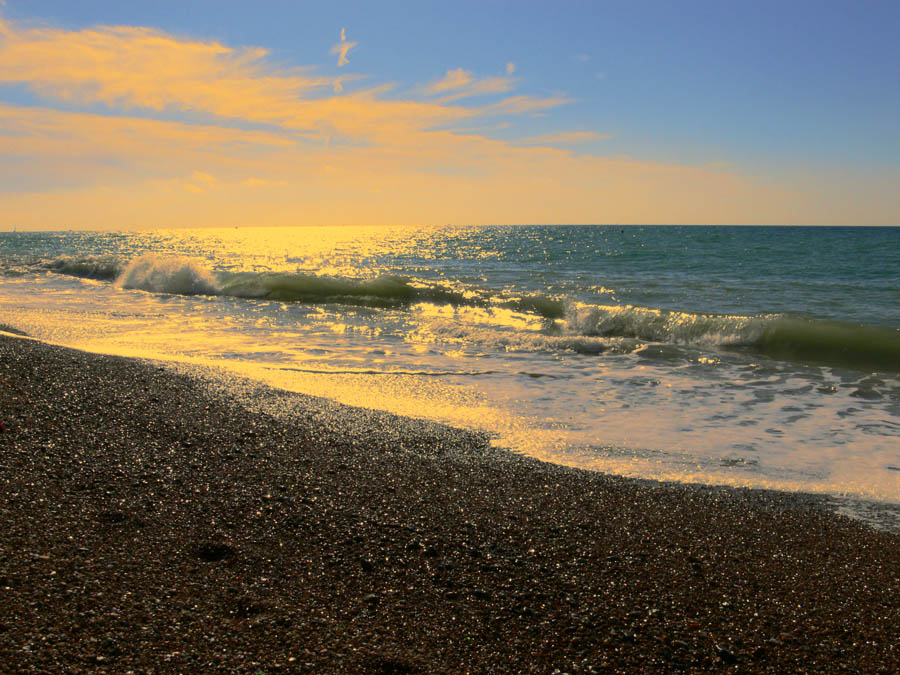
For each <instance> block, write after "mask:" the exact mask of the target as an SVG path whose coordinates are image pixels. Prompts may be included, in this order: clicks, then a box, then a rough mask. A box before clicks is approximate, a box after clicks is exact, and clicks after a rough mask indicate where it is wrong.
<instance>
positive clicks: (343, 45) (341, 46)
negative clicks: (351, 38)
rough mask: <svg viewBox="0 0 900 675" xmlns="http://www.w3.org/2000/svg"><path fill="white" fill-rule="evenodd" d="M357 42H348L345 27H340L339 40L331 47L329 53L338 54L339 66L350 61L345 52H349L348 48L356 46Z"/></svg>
mask: <svg viewBox="0 0 900 675" xmlns="http://www.w3.org/2000/svg"><path fill="white" fill-rule="evenodd" d="M358 44H359V43H358V42H348V41H347V29H346V28H341V41H340V42H338V43H337V44H336V45H334V46H333V47H332V48H331V53H332V54H337V55H338V61H337V64H338V67H339V68H340V67H341V66H346V65H347V64H348V63H350V60H349V59H348V58H347V54H349V53H350V50H351V49H353V48H354V47H356V46H357V45H358Z"/></svg>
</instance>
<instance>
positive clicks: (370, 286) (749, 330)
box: [42, 254, 900, 372]
mask: <svg viewBox="0 0 900 675" xmlns="http://www.w3.org/2000/svg"><path fill="white" fill-rule="evenodd" d="M42 266H43V267H44V268H45V269H48V270H51V271H54V272H58V273H60V274H68V275H72V276H77V277H83V278H90V279H100V280H107V281H115V282H116V283H117V284H118V285H120V286H121V287H122V288H127V289H139V290H144V291H149V292H154V293H170V294H179V295H214V296H228V297H236V298H247V299H261V300H274V301H280V302H298V303H311V304H316V303H328V304H344V305H352V306H365V307H374V308H403V307H409V306H412V305H415V304H420V303H430V304H437V305H452V306H455V307H460V308H466V307H474V308H485V309H492V308H504V309H511V310H514V311H517V312H523V313H527V314H532V315H536V316H538V317H540V318H542V319H544V320H545V329H544V330H543V331H540V332H535V331H525V330H510V329H509V328H508V327H504V326H497V327H496V329H492V328H489V327H486V326H483V325H482V326H480V327H477V328H474V327H470V326H467V325H466V324H465V323H464V322H460V321H456V320H454V319H446V320H443V319H442V320H440V321H437V322H432V324H430V325H429V326H427V327H426V328H427V332H428V333H429V334H430V335H431V336H432V337H434V338H436V339H438V340H451V341H459V342H471V343H478V344H483V345H486V346H490V347H491V348H496V349H501V350H542V351H575V352H579V353H586V354H597V353H602V352H607V351H613V352H629V351H634V350H636V349H639V348H641V347H642V346H644V345H646V344H648V343H656V344H669V345H677V346H683V347H695V348H704V349H710V348H711V349H742V350H749V351H752V352H755V353H759V354H761V355H764V356H767V357H770V358H774V359H779V360H790V361H802V362H812V363H820V364H825V365H832V366H844V367H849V368H854V369H861V370H888V371H896V372H900V329H897V328H891V327H886V326H875V325H865V324H853V323H847V322H840V321H826V320H817V319H806V318H801V317H794V316H786V315H781V314H765V315H749V316H739V315H720V314H703V313H691V312H679V311H674V310H664V309H655V308H652V307H639V306H631V305H587V304H582V303H574V302H567V301H566V300H565V299H560V298H554V297H551V296H547V295H540V294H531V295H527V294H526V295H512V294H510V293H504V292H491V291H489V290H487V289H483V288H466V289H458V288H451V287H449V286H446V285H442V284H438V283H434V282H429V281H423V280H419V279H413V278H411V277H406V276H401V275H391V274H384V275H381V276H379V277H377V278H375V279H370V280H359V279H352V278H345V277H333V276H317V275H314V274H303V273H287V272H281V273H279V272H213V271H210V270H208V269H206V268H205V267H203V266H202V265H200V264H198V263H197V262H195V261H193V260H190V259H184V258H171V257H162V256H157V255H153V254H147V255H143V256H140V257H138V258H136V259H134V260H133V261H131V262H130V263H129V264H128V265H125V266H124V267H123V266H122V265H121V264H120V263H119V262H118V261H117V260H116V259H114V258H112V257H82V258H69V257H66V258H58V259H55V260H53V261H50V262H47V263H43V265H42Z"/></svg>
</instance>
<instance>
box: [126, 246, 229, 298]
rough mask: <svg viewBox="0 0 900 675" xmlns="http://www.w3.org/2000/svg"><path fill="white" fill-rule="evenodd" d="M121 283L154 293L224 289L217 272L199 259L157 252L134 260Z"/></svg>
mask: <svg viewBox="0 0 900 675" xmlns="http://www.w3.org/2000/svg"><path fill="white" fill-rule="evenodd" d="M117 283H118V284H119V286H120V287H122V288H127V289H135V290H141V291H150V292H152V293H172V294H178V295H219V293H220V292H221V286H220V285H219V281H218V279H216V277H215V275H213V273H212V272H210V271H209V270H207V269H206V268H204V267H203V266H202V265H200V264H198V263H197V262H195V261H193V260H190V259H188V258H173V257H162V256H158V255H155V254H153V253H147V254H145V255H142V256H140V257H139V258H136V259H135V260H133V261H131V263H129V265H128V266H127V267H126V268H125V270H124V271H123V272H122V274H121V276H120V277H119V279H118V282H117Z"/></svg>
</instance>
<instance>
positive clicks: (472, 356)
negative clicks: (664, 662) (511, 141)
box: [0, 226, 900, 503]
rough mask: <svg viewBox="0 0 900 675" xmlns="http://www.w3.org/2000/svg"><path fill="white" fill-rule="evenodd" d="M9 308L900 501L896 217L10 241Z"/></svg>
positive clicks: (528, 433) (156, 346) (689, 461)
mask: <svg viewBox="0 0 900 675" xmlns="http://www.w3.org/2000/svg"><path fill="white" fill-rule="evenodd" d="M0 322H6V323H9V324H11V325H14V326H16V327H18V328H21V329H23V330H25V331H27V332H28V333H29V334H31V335H33V336H36V337H39V338H42V339H45V340H47V341H50V342H55V343H59V344H65V345H71V346H75V347H79V348H82V349H88V350H94V351H100V352H107V353H118V354H126V355H142V356H154V357H159V358H164V359H169V360H179V361H186V362H191V363H203V364H207V363H213V364H216V365H219V366H224V367H225V368H227V369H230V370H232V371H236V372H238V373H240V374H242V375H249V376H251V377H255V378H258V379H262V380H265V381H267V382H269V383H271V384H274V385H276V386H280V387H284V388H287V389H292V390H296V391H302V392H306V393H311V394H316V395H322V396H328V397H330V398H335V399H337V400H340V401H342V402H345V403H350V404H354V405H362V406H368V407H377V408H382V409H387V410H391V411H393V412H398V413H401V414H407V415H416V416H421V417H427V418H430V419H435V420H439V421H443V422H448V423H451V424H455V425H460V426H465V427H470V428H479V429H484V430H486V431H488V432H489V433H491V434H492V435H493V437H494V438H495V442H496V443H497V445H499V446H502V447H507V448H511V449H513V450H515V451H517V452H522V453H526V454H530V455H534V456H536V457H539V458H542V459H547V460H550V461H555V462H559V463H563V464H567V465H572V466H579V467H583V468H588V469H594V470H601V471H609V472H613V473H618V474H622V475H629V476H640V477H646V478H655V479H661V480H677V481H688V482H702V483H715V484H729V485H745V486H752V487H774V488H780V489H787V490H803V491H815V492H823V493H828V494H834V495H849V496H854V497H863V498H869V499H875V500H880V501H885V502H894V503H900V228H815V227H809V228H802V227H740V228H732V227H634V226H629V227H619V226H616V227H612V226H593V227H587V226H585V227H581V226H531V227H472V228H470V227H445V228H357V227H344V228H314V227H309V228H242V229H230V230H228V229H211V230H210V229H205V230H200V229H197V230H169V231H156V232H141V233H131V232H127V233H91V232H58V233H33V232H32V233H28V232H22V233H18V232H16V233H0Z"/></svg>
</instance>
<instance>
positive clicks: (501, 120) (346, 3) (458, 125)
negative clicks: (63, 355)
mask: <svg viewBox="0 0 900 675" xmlns="http://www.w3.org/2000/svg"><path fill="white" fill-rule="evenodd" d="M898 32H900V3H898V2H896V1H895V0H885V1H883V2H879V1H871V2H869V1H865V0H855V1H852V2H849V1H848V2H844V1H837V0H833V1H832V0H818V1H816V2H813V1H807V0H792V1H791V2H783V0H781V1H778V2H771V1H769V0H756V1H749V0H747V1H744V0H733V1H729V2H721V1H714V0H709V1H706V0H682V1H680V2H672V1H671V0H632V1H630V2H627V1H624V0H622V1H613V0H609V1H604V0H593V1H590V2H565V1H560V2H552V3H551V2H539V1H537V0H534V1H526V0H518V1H516V2H505V1H499V0H497V1H492V0H482V1H480V2H469V1H467V0H456V1H454V2H432V1H428V0H419V1H416V2H412V1H407V2H393V1H382V2H372V1H371V0H370V1H354V0H343V1H342V2H340V3H311V2H296V1H286V0H265V1H257V2H252V3H251V2H246V1H243V2H240V1H228V0H216V1H215V2H207V1H205V0H204V1H197V2H184V1H183V0H181V1H179V2H169V1H168V0H156V1H154V2H134V3H131V2H127V3H125V2H121V0H116V1H106V0H104V1H100V0H80V1H79V2H64V1H61V0H59V1H56V2H50V1H46V0H5V1H4V0H0V229H11V228H12V227H17V228H19V229H23V230H24V229H76V228H77V229H133V228H142V229H146V228H153V227H195V226H228V227H231V226H250V225H313V224H315V225H341V224H354V225H366V224H396V225H408V224H445V223H453V224H525V223H597V224H607V223H622V224H625V223H640V224H654V223H662V224H675V223H678V224H802V225H898V224H900V124H898V120H900V40H897V39H896V35H897V34H898Z"/></svg>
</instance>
